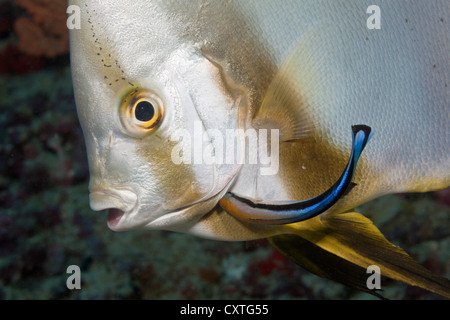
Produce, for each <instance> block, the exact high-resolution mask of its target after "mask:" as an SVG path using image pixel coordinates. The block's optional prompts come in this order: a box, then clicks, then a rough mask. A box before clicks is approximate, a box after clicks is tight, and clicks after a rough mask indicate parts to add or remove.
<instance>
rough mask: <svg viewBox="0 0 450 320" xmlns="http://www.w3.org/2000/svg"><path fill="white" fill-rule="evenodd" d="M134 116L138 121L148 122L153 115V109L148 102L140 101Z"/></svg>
mask: <svg viewBox="0 0 450 320" xmlns="http://www.w3.org/2000/svg"><path fill="white" fill-rule="evenodd" d="M134 114H135V116H136V119H138V120H139V121H142V122H146V121H150V120H152V119H153V116H154V115H155V107H153V105H152V104H151V103H150V102H148V101H141V102H139V103H138V104H137V106H136V109H135V111H134Z"/></svg>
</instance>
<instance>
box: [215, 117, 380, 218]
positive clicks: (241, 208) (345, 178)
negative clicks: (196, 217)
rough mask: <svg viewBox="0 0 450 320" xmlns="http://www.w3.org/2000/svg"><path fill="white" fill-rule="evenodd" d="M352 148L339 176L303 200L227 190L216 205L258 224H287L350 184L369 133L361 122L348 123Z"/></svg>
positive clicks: (313, 212)
mask: <svg viewBox="0 0 450 320" xmlns="http://www.w3.org/2000/svg"><path fill="white" fill-rule="evenodd" d="M352 133H353V135H352V139H353V145H352V152H351V154H350V159H349V161H348V163H347V166H346V167H345V170H344V172H343V173H342V175H341V177H340V178H339V179H338V181H336V183H335V184H334V185H333V186H332V187H331V188H330V189H328V190H327V191H325V192H324V193H322V194H320V195H318V196H316V197H314V198H311V199H308V200H304V201H298V202H297V201H291V202H289V203H285V204H281V203H279V202H271V203H263V202H253V201H252V200H250V199H247V198H242V197H239V196H237V195H235V194H233V193H231V192H229V193H227V194H226V195H225V196H224V197H223V198H222V199H221V200H220V201H219V204H220V206H221V207H222V208H223V209H224V210H226V211H227V212H228V213H230V214H232V215H233V216H234V217H236V218H237V219H239V220H242V221H246V222H251V223H261V224H288V223H295V222H300V221H304V220H307V219H310V218H313V217H315V216H317V215H319V214H321V213H323V212H325V211H326V210H327V209H329V208H330V207H331V206H332V205H333V204H335V203H336V202H337V201H338V200H339V199H340V198H341V197H342V196H343V195H344V194H345V193H346V192H347V190H348V188H349V187H350V186H351V183H352V179H353V175H354V173H355V169H356V165H357V163H358V159H359V157H360V155H361V152H362V151H363V150H364V147H365V146H366V144H367V142H368V141H369V139H370V137H371V135H372V129H371V128H370V127H368V126H365V125H355V126H352Z"/></svg>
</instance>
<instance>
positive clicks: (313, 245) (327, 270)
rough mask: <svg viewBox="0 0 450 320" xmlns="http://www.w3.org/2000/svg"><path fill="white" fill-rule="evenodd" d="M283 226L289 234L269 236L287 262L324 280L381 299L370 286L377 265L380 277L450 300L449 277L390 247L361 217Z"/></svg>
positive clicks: (352, 215)
mask: <svg viewBox="0 0 450 320" xmlns="http://www.w3.org/2000/svg"><path fill="white" fill-rule="evenodd" d="M283 228H287V230H285V231H286V232H289V233H288V234H283V235H279V236H274V237H272V238H269V241H270V243H271V244H272V245H273V246H274V247H275V248H276V249H277V250H278V251H280V252H281V253H282V254H283V255H285V256H286V257H287V258H289V259H291V260H292V261H294V262H295V263H297V264H298V265H299V266H301V267H303V268H305V269H307V270H308V271H310V272H312V273H314V274H316V275H318V276H320V277H324V278H328V279H332V280H334V281H337V282H340V283H342V284H344V285H347V286H349V287H353V288H356V289H359V290H362V291H366V292H370V293H372V294H375V295H377V296H379V294H378V293H377V292H375V291H373V290H369V289H368V288H367V279H368V277H369V276H370V275H371V274H369V273H367V268H368V267H369V266H371V265H376V266H378V267H379V268H380V274H381V276H386V277H389V278H392V279H395V280H399V281H402V282H404V283H406V284H409V285H413V286H418V287H420V288H423V289H425V290H428V291H431V292H433V293H436V294H438V295H441V296H443V297H446V298H450V281H449V280H448V279H446V278H443V277H440V276H438V275H436V274H434V273H432V272H431V271H429V270H428V269H426V268H425V267H423V266H422V265H420V264H419V263H417V262H416V261H415V260H414V259H412V258H411V257H410V256H409V255H408V254H407V253H406V252H405V251H403V250H402V249H401V248H400V247H398V246H395V245H393V244H392V243H390V242H389V241H388V240H386V238H385V237H384V236H383V234H382V233H381V232H380V231H379V230H378V228H377V227H376V226H375V225H374V224H372V222H371V221H370V220H369V219H368V218H366V217H364V216H363V215H361V214H359V213H356V212H348V213H339V214H331V215H327V216H325V217H324V218H322V219H319V218H315V219H310V220H308V221H304V222H300V223H296V224H291V225H287V226H283ZM381 289H382V287H381Z"/></svg>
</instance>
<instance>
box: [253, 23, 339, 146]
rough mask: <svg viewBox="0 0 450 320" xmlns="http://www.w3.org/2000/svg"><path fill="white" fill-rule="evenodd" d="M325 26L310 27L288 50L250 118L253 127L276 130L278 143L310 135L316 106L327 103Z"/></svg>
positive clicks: (327, 43) (327, 51)
mask: <svg viewBox="0 0 450 320" xmlns="http://www.w3.org/2000/svg"><path fill="white" fill-rule="evenodd" d="M326 27H327V25H326V24H323V23H320V24H319V25H317V26H315V27H313V28H312V30H310V31H308V32H306V33H305V35H304V36H303V37H302V38H301V40H299V41H298V42H297V43H296V44H295V45H294V47H293V48H291V50H290V52H289V54H288V56H287V57H286V59H285V60H284V62H283V63H282V65H281V67H280V69H279V70H278V72H277V73H276V75H275V77H274V78H273V80H272V82H271V84H270V85H269V87H268V89H267V92H266V94H265V96H264V99H263V102H262V104H261V106H260V108H259V109H258V111H257V112H256V113H255V115H254V117H253V122H252V123H253V126H254V127H255V128H257V129H263V128H267V129H279V130H280V140H281V141H292V140H297V139H301V138H305V137H308V136H309V135H311V133H312V130H313V129H314V127H315V125H314V124H315V122H316V120H315V117H314V111H315V110H318V109H319V108H317V107H315V105H316V104H323V103H326V101H325V100H326V99H323V98H324V97H325V96H326V95H325V94H324V93H325V92H326V90H327V83H328V73H327V72H326V70H325V69H324V68H323V67H322V66H323V62H324V61H330V57H329V56H330V52H331V51H330V50H328V49H327V46H329V41H326V39H321V38H323V37H322V36H321V35H323V29H324V28H326ZM319 37H320V39H319Z"/></svg>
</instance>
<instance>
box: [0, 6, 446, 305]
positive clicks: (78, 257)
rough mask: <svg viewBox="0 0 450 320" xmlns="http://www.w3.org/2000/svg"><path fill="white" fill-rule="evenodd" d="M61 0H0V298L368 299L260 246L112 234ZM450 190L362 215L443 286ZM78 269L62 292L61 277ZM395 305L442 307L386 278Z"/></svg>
mask: <svg viewBox="0 0 450 320" xmlns="http://www.w3.org/2000/svg"><path fill="white" fill-rule="evenodd" d="M65 9H66V1H61V0H34V1H33V0H17V1H1V0H0V128H1V130H2V135H1V136H0V299H250V298H251V299H371V298H373V297H372V296H370V295H367V294H364V293H360V292H357V291H354V290H351V289H349V288H346V287H344V286H341V285H339V284H336V283H334V282H332V281H328V280H325V279H321V278H318V277H316V276H314V275H312V274H310V273H308V272H306V271H304V270H302V269H301V268H299V267H297V266H296V265H295V264H294V263H292V262H290V261H288V260H286V259H285V258H284V257H282V256H281V255H280V254H278V253H277V252H276V251H275V250H273V249H272V248H271V247H270V245H269V244H268V243H267V241H266V240H260V241H251V242H238V243H230V242H219V241H210V240H204V239H199V238H195V237H193V236H188V235H183V234H177V233H171V232H162V231H161V232H156V231H151V232H150V231H129V232H124V233H114V232H112V231H110V230H109V229H108V228H107V226H106V215H105V214H102V213H98V212H93V211H91V210H90V208H89V203H88V179H89V173H88V168H87V159H86V152H85V146H84V142H83V136H82V132H81V129H80V127H79V124H78V120H77V116H76V110H75V103H74V98H73V92H72V84H71V77H70V66H69V55H68V35H67V28H66V25H65V21H66V14H65ZM449 199H450V189H447V190H443V191H439V192H434V193H427V194H408V195H391V196H386V197H383V198H380V199H378V200H376V201H373V202H371V203H368V204H366V205H364V206H363V207H361V208H358V211H360V212H363V213H364V214H366V215H367V216H369V217H370V218H372V219H373V221H374V222H375V224H377V226H379V227H380V229H381V230H382V232H383V233H384V234H385V235H386V237H387V238H388V239H389V240H390V241H392V242H393V243H395V244H398V245H400V246H401V247H402V248H404V249H405V250H406V251H407V252H408V253H410V254H411V255H412V256H413V257H414V258H415V259H416V260H418V261H419V262H420V263H422V264H423V265H425V266H426V267H427V268H429V269H430V270H432V271H433V272H435V273H437V274H440V275H443V276H446V277H449V276H450V259H449V257H450V230H449V214H450V208H449V205H450V203H449V201H450V200H449ZM70 265H78V266H79V267H80V268H81V290H69V289H68V288H67V286H66V280H67V278H68V276H69V274H67V273H66V270H67V267H68V266H70ZM382 289H383V290H384V291H383V293H382V294H383V295H384V296H386V297H387V298H392V299H440V297H438V296H436V295H433V294H431V293H429V292H427V291H424V290H421V289H418V288H414V287H408V286H406V285H403V284H401V283H398V282H395V281H391V280H388V279H383V282H382Z"/></svg>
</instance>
